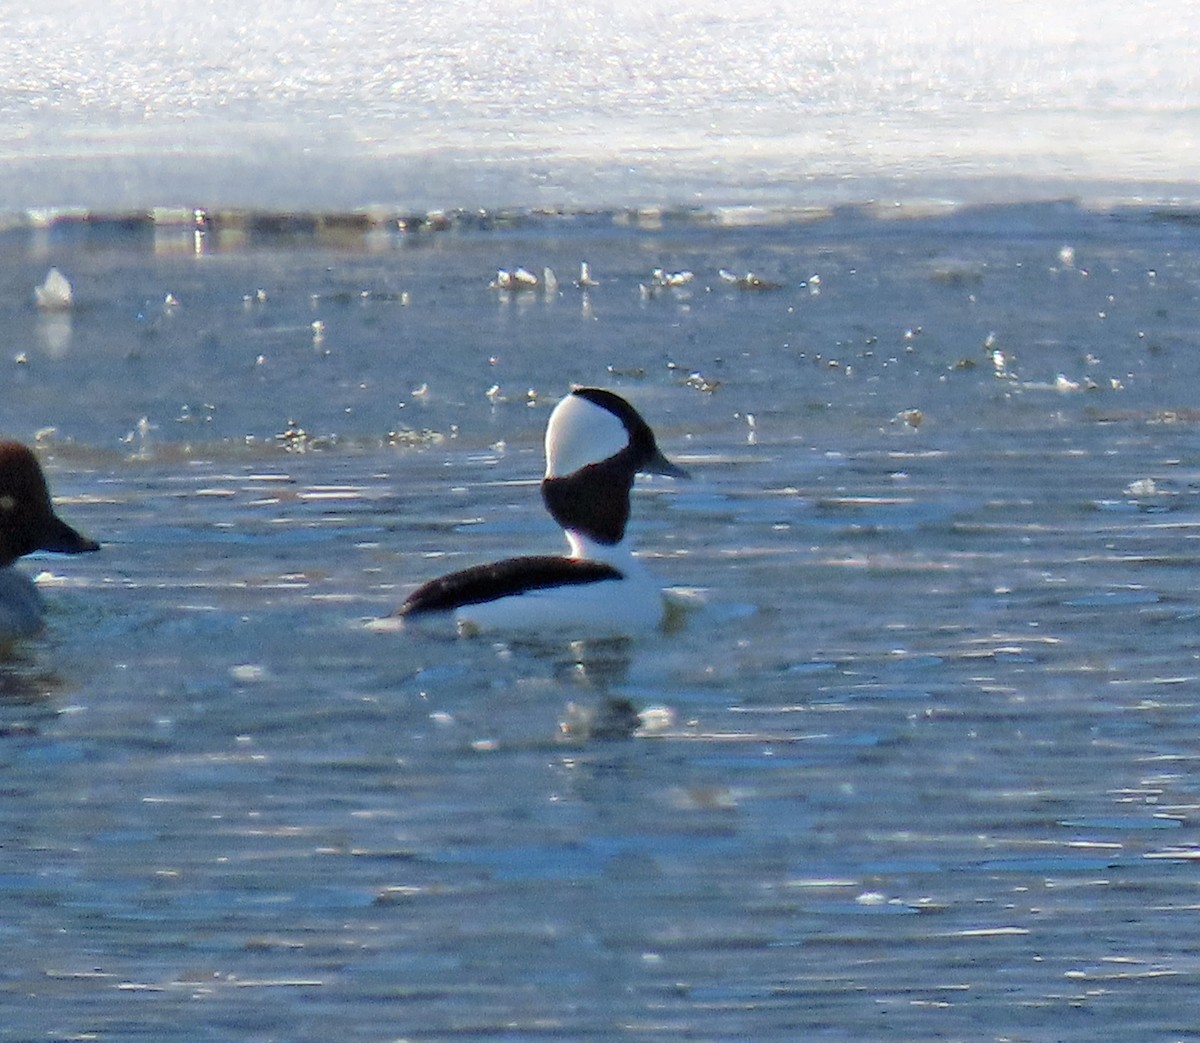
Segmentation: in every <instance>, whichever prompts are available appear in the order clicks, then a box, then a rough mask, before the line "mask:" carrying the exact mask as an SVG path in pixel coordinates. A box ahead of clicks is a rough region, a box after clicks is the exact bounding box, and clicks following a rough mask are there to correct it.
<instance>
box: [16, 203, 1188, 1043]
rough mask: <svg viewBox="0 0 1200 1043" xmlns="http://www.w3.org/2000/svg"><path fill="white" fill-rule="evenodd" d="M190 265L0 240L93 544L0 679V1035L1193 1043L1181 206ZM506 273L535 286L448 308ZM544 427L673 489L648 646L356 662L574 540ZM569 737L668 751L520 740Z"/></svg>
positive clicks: (586, 236) (103, 247)
mask: <svg viewBox="0 0 1200 1043" xmlns="http://www.w3.org/2000/svg"><path fill="white" fill-rule="evenodd" d="M195 247H196V240H195V238H194V235H193V233H192V230H191V229H190V228H184V229H175V230H173V231H172V230H171V229H160V230H159V231H158V232H157V233H156V232H155V231H154V229H153V227H151V226H149V225H147V224H142V225H133V224H126V225H121V226H114V225H106V224H103V223H101V224H90V225H88V224H82V223H72V222H65V223H59V224H57V225H55V226H53V227H52V228H50V229H48V230H44V231H30V230H27V229H16V230H11V231H9V232H8V233H5V236H4V240H3V251H2V255H3V258H4V260H3V265H2V268H0V326H2V328H3V329H4V331H5V347H4V357H3V359H0V365H2V366H3V383H2V384H0V389H2V390H0V401H2V403H3V416H4V432H5V434H6V435H11V436H16V437H21V438H24V439H27V440H29V441H34V440H35V439H37V440H38V441H39V444H40V451H41V453H42V456H43V459H44V460H45V461H46V464H47V468H48V472H49V476H50V480H51V483H52V485H53V488H54V490H55V492H56V493H57V495H58V497H59V502H60V507H61V510H62V513H63V514H64V515H65V516H66V517H67V518H68V519H70V520H71V521H72V522H73V523H75V524H76V525H78V526H79V527H80V528H81V529H83V530H84V531H86V532H87V533H89V534H91V535H93V536H95V537H97V538H98V539H100V540H102V541H103V543H104V548H103V551H102V552H101V553H100V554H97V555H93V556H88V557H85V558H76V559H54V558H51V557H49V556H46V557H41V558H39V559H37V560H36V561H30V562H28V563H26V567H27V568H30V569H31V570H32V571H37V570H39V569H42V568H44V569H46V570H48V571H49V572H50V573H51V574H52V576H53V579H50V580H48V581H47V582H46V583H45V587H44V591H45V595H46V598H47V601H48V603H49V605H50V608H51V624H50V629H49V632H48V634H47V636H46V637H45V639H43V640H40V641H37V642H32V643H27V644H25V645H23V646H21V647H20V648H19V649H18V651H17V652H16V654H15V656H14V657H13V658H11V659H9V660H6V661H5V662H4V663H3V664H2V665H0V684H2V686H3V688H2V691H3V698H2V701H0V713H2V715H3V721H2V725H0V729H2V735H0V780H2V782H0V792H2V795H0V837H2V838H3V841H2V843H0V891H2V892H3V897H4V901H3V908H4V915H3V917H2V919H0V937H2V938H3V943H4V948H5V952H6V953H8V954H9V958H8V960H7V961H6V966H5V969H4V971H3V972H2V973H0V1008H2V1010H3V1019H2V1020H0V1038H5V1039H14V1040H18V1039H19V1040H26V1039H78V1038H93V1039H106V1040H110V1039H111V1040H118V1039H120V1040H124V1039H134V1038H145V1039H155V1040H167V1039H179V1040H185V1039H186V1040H197V1039H212V1040H235V1039H236V1040H250V1039H255V1040H326V1039H329V1038H331V1037H334V1036H337V1037H338V1038H342V1039H346V1040H356V1041H357V1040H393V1039H448V1038H468V1037H469V1038H481V1039H514V1040H515V1039H530V1038H556V1039H562V1038H569V1039H602V1038H607V1039H645V1040H652V1039H714V1040H715V1039H735V1038H736V1039H781V1040H782V1039H801V1038H806V1039H818V1038H820V1039H838V1040H862V1039H885V1038H886V1039H984V1038H986V1039H1001V1038H1003V1039H1027V1040H1048V1039H1054V1040H1080V1041H1083V1040H1094V1039H1097V1038H1101V1037H1103V1038H1121V1039H1123V1040H1162V1039H1173V1038H1185V1037H1188V1036H1190V1035H1191V1034H1192V1031H1193V1030H1194V1028H1195V1026H1196V1024H1197V1023H1200V999H1198V998H1197V997H1198V996H1200V992H1198V990H1197V976H1198V974H1200V957H1198V955H1197V948H1196V944H1195V942H1194V941H1193V936H1194V933H1195V932H1194V927H1195V922H1196V906H1197V876H1196V861H1197V859H1200V833H1198V826H1200V822H1198V819H1197V810H1196V809H1197V806H1198V804H1200V796H1198V793H1197V782H1196V779H1195V775H1194V770H1193V769H1194V766H1195V757H1196V753H1195V745H1196V739H1197V731H1198V729H1200V713H1198V710H1197V695H1196V690H1197V682H1198V678H1200V670H1198V668H1197V657H1198V656H1200V638H1198V637H1197V624H1198V620H1200V599H1198V598H1197V595H1196V583H1195V577H1196V564H1197V561H1196V559H1197V549H1196V547H1197V544H1196V540H1197V536H1198V534H1200V450H1198V448H1197V445H1198V433H1197V418H1198V416H1200V413H1198V412H1197V408H1196V393H1195V389H1196V387H1197V386H1198V378H1200V374H1198V373H1197V367H1198V366H1200V353H1198V352H1197V350H1196V348H1197V344H1196V334H1195V320H1194V316H1195V310H1196V301H1197V294H1198V292H1200V234H1198V226H1197V224H1196V222H1195V221H1194V220H1193V219H1192V217H1191V216H1190V215H1189V214H1188V213H1186V212H1180V211H1178V210H1169V211H1162V212H1160V211H1156V210H1153V209H1151V208H1140V209H1123V210H1117V211H1091V210H1086V209H1082V208H1079V207H1076V206H1073V205H1068V204H1060V205H1051V206H1018V207H1009V208H1003V207H993V208H984V209H980V210H955V211H952V212H948V213H944V214H940V215H927V216H915V215H914V216H909V217H905V218H901V219H898V220H893V219H889V218H887V217H884V216H880V215H878V214H875V213H872V212H870V211H849V212H843V213H839V214H836V215H833V216H828V217H825V218H823V219H818V220H812V221H799V220H793V221H779V222H774V223H766V224H757V225H750V226H746V225H743V224H721V223H718V222H715V221H714V220H712V219H710V218H707V217H699V216H696V215H686V214H679V213H676V214H667V215H665V217H655V218H651V217H649V216H646V215H642V217H641V218H640V219H637V218H635V217H631V216H630V215H628V214H626V213H625V212H623V211H616V212H612V213H593V214H588V215H583V216H576V217H561V216H541V217H532V216H531V217H526V218H524V219H519V220H518V219H515V218H514V219H512V220H508V221H501V222H498V223H497V222H493V223H490V224H489V223H486V222H480V221H478V220H476V219H470V220H468V219H461V220H459V221H457V222H454V223H452V225H451V227H449V228H446V229H443V230H433V229H431V228H427V227H426V228H422V229H420V230H418V231H415V232H399V231H395V230H393V229H392V228H391V227H390V226H389V227H388V228H387V229H383V230H380V229H374V230H370V231H366V232H363V231H362V230H357V231H352V232H350V233H344V234H343V235H342V236H341V238H336V237H335V238H334V239H333V240H327V239H324V238H321V237H318V236H317V235H316V234H315V233H312V232H310V231H304V232H303V233H301V232H298V231H296V229H295V228H292V229H291V230H290V231H289V230H284V232H283V233H282V234H281V233H280V230H279V228H277V227H276V228H274V229H265V230H264V229H262V228H260V229H259V230H258V231H252V232H251V233H246V234H239V235H229V236H227V237H226V238H225V239H222V238H221V236H220V235H218V234H217V231H216V230H215V229H213V230H209V231H207V232H206V233H205V237H202V239H201V242H200V252H199V253H197V252H196V250H195ZM582 260H587V261H588V262H589V264H590V266H591V272H592V274H593V276H594V277H595V279H596V280H597V282H598V283H599V285H598V286H595V287H593V288H591V289H589V290H587V291H586V292H584V291H582V290H580V289H579V288H577V287H576V286H575V285H574V284H573V281H572V280H573V278H574V277H575V275H577V273H578V265H579V262H580V261H582ZM51 265H54V266H57V267H59V268H60V270H62V271H63V272H64V273H65V274H66V275H67V276H68V277H69V278H70V280H71V281H72V283H73V285H74V287H75V290H76V305H75V308H74V309H73V310H72V311H71V312H70V313H69V314H67V315H58V316H55V315H46V314H41V313H39V312H38V311H37V310H36V309H35V308H34V306H33V304H32V287H33V286H35V285H36V284H38V283H40V282H41V281H42V279H43V278H44V277H45V274H46V272H47V270H48V268H49V267H50V266H51ZM518 265H524V266H526V267H527V268H529V269H530V270H532V271H537V272H538V273H541V271H542V269H543V268H544V267H547V266H548V267H550V268H552V269H553V270H554V271H555V273H556V274H557V276H558V279H559V286H558V288H557V290H556V291H555V292H553V293H550V294H546V293H545V292H543V291H541V290H538V291H531V292H522V293H510V292H504V291H499V290H497V289H494V288H492V287H490V286H489V283H490V282H491V281H492V280H493V279H494V277H495V271H496V269H497V268H510V269H511V268H515V267H516V266H518ZM655 268H663V269H664V270H665V271H668V272H679V271H683V270H690V271H692V272H694V273H695V278H694V279H693V280H692V282H691V283H689V284H688V285H686V286H685V287H682V288H679V289H668V290H662V291H659V292H647V291H645V290H643V289H641V287H642V286H647V287H648V286H650V284H651V282H652V275H651V273H652V272H653V270H654V269H655ZM722 269H724V270H726V271H727V272H731V273H735V274H737V273H740V274H743V275H744V274H745V273H747V272H751V271H753V272H755V273H758V274H759V275H760V276H761V277H762V278H763V279H766V280H770V281H771V282H773V283H777V284H778V286H777V288H774V289H765V290H757V291H752V290H745V289H739V288H738V287H737V286H735V285H734V284H731V283H729V282H727V281H726V280H725V279H724V278H722V276H721V275H720V274H719V272H720V271H721V270H722ZM168 295H170V301H169V302H168ZM314 323H319V324H322V325H319V326H317V327H314V325H313V324H314ZM572 381H579V382H586V383H598V384H603V385H606V386H610V387H613V388H616V389H617V390H619V391H621V392H622V393H624V394H626V395H628V397H629V398H630V399H631V400H633V401H634V402H635V403H636V404H637V405H638V407H639V408H640V409H641V410H642V411H643V412H644V414H645V415H646V416H647V418H648V419H649V420H650V421H651V422H652V424H654V426H655V428H656V429H657V431H658V432H659V436H660V440H661V442H662V444H663V446H664V448H665V449H666V451H667V452H668V453H669V454H670V455H672V457H673V458H676V459H678V460H680V461H681V462H682V463H683V464H685V465H686V466H687V467H688V468H689V469H690V470H691V472H692V473H693V476H694V477H693V480H692V481H691V482H687V483H684V482H677V483H672V482H671V481H669V480H665V479H656V480H653V481H647V482H645V483H644V484H640V485H639V487H638V489H637V491H636V494H635V507H634V511H635V521H634V526H633V531H634V535H635V538H636V540H637V541H638V543H639V544H640V546H641V547H642V548H643V549H644V550H645V551H646V553H647V555H648V556H649V558H650V560H651V563H652V566H653V567H654V569H656V570H657V572H658V573H659V574H660V575H661V577H662V579H663V582H664V584H670V585H673V586H677V587H680V588H684V589H686V590H688V591H689V593H690V595H691V597H692V599H693V601H694V602H695V604H696V607H695V608H694V610H693V611H692V612H691V613H690V615H689V617H688V619H687V621H686V625H685V626H684V627H683V628H682V629H681V630H679V631H678V632H675V633H672V634H669V635H648V636H645V637H643V638H640V639H638V640H635V641H633V642H631V643H628V644H625V645H608V646H603V647H591V648H588V647H572V646H566V645H556V644H554V643H549V644H544V645H535V644H529V643H524V644H522V643H508V642H503V641H491V640H467V641H440V640H436V639H433V638H428V637H417V636H415V635H410V634H395V633H377V632H374V631H372V630H370V629H368V628H367V627H366V626H365V624H366V623H367V622H368V621H369V620H371V619H373V618H375V617H378V616H380V615H383V614H385V613H386V612H388V611H389V610H390V609H391V608H392V607H393V606H394V605H395V604H397V603H398V602H399V600H401V598H402V597H403V595H404V594H405V592H406V591H407V590H409V589H411V587H412V586H413V585H414V584H416V583H418V582H420V581H422V580H424V579H427V578H429V577H430V576H433V575H436V574H438V573H440V572H442V571H446V570H448V569H450V568H453V567H458V566H461V565H466V564H469V563H473V562H477V561H483V560H487V559H489V558H492V557H496V556H500V555H506V554H512V553H523V552H537V551H544V550H553V549H555V548H556V547H558V546H559V541H560V536H559V534H558V533H556V532H555V531H554V529H553V527H552V525H551V523H550V522H549V520H548V518H546V517H545V515H544V512H543V510H542V509H541V506H540V502H539V498H538V495H537V487H536V482H537V479H538V477H539V475H540V472H541V466H542V461H541V446H540V438H541V432H542V428H543V425H544V423H545V419H546V416H547V414H548V411H549V409H548V407H549V405H550V404H551V403H552V402H553V401H554V400H555V399H556V398H557V397H558V396H559V395H560V394H561V393H562V392H563V391H565V390H566V388H567V387H568V386H569V384H570V383H571V382H572ZM531 392H532V393H533V394H532V395H531ZM301 431H302V432H303V434H301V433H300V432H301ZM607 695H615V696H625V697H628V698H630V699H632V700H633V701H634V702H635V703H637V704H638V705H639V706H641V707H655V706H657V707H662V708H664V709H665V710H667V711H670V713H671V714H673V718H672V719H670V720H669V721H667V722H666V723H663V724H661V725H660V726H658V727H657V728H655V729H652V731H651V733H650V734H647V735H643V736H639V737H636V738H633V739H629V740H625V741H614V742H600V741H585V740H580V741H572V740H569V739H564V738H563V737H562V735H561V733H560V728H559V722H560V720H562V719H563V718H564V716H565V714H566V713H567V707H568V704H570V703H572V702H574V703H576V704H579V705H582V706H585V707H587V706H592V705H595V704H596V703H598V702H599V701H600V700H601V699H603V698H604V697H605V696H607Z"/></svg>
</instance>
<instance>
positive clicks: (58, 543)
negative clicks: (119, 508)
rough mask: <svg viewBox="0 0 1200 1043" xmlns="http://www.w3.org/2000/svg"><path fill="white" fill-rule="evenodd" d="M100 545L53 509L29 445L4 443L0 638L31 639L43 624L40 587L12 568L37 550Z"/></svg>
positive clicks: (73, 550)
mask: <svg viewBox="0 0 1200 1043" xmlns="http://www.w3.org/2000/svg"><path fill="white" fill-rule="evenodd" d="M99 549H100V544H98V543H96V541H95V540H90V539H88V538H87V537H86V536H82V535H80V533H78V532H76V531H75V529H73V528H71V526H70V525H68V524H67V523H66V522H65V521H63V520H62V519H61V518H60V517H59V516H58V515H57V514H55V512H54V507H53V505H52V504H51V503H50V490H49V488H48V487H47V485H46V477H45V475H43V474H42V468H41V465H40V464H39V463H38V461H37V457H36V456H34V455H33V453H32V452H31V451H30V449H29V448H28V447H27V446H24V445H22V444H21V443H20V442H9V441H0V641H13V640H16V639H18V638H22V637H32V636H33V635H35V634H37V633H38V632H39V631H40V630H41V629H42V626H43V617H42V602H41V597H40V596H39V594H38V591H37V587H35V586H34V584H33V581H32V580H31V579H30V578H29V577H28V576H26V575H25V574H24V573H23V572H21V571H19V570H18V569H16V568H14V567H13V563H14V562H15V561H16V560H17V559H18V558H20V557H22V556H24V555H26V554H31V553H33V552H34V551H38V550H47V551H56V552H58V553H60V554H84V553H87V552H89V551H94V550H99Z"/></svg>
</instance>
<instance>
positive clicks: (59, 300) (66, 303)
mask: <svg viewBox="0 0 1200 1043" xmlns="http://www.w3.org/2000/svg"><path fill="white" fill-rule="evenodd" d="M33 296H34V299H35V300H36V301H37V306H38V307H39V308H41V309H42V311H67V310H69V309H70V307H71V306H72V305H73V304H74V303H75V293H74V291H73V290H72V289H71V284H70V282H69V281H68V280H67V277H66V276H65V275H63V273H62V272H60V271H59V270H58V269H57V268H51V269H50V271H49V272H47V273H46V281H45V282H44V283H42V285H41V286H36V287H34V290H33Z"/></svg>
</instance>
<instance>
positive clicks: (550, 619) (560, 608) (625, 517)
mask: <svg viewBox="0 0 1200 1043" xmlns="http://www.w3.org/2000/svg"><path fill="white" fill-rule="evenodd" d="M638 472H642V473H645V474H662V475H669V476H671V477H674V478H686V477H688V474H687V472H686V471H685V470H683V469H682V468H681V467H677V466H676V465H675V464H673V463H671V462H670V461H669V460H668V459H667V458H666V457H665V456H663V454H662V452H661V451H660V450H659V448H658V443H657V442H656V441H655V438H654V432H653V431H651V430H650V425H649V424H647V423H646V421H645V420H643V419H642V418H641V416H640V415H639V414H638V412H637V410H635V409H634V408H633V406H631V405H630V404H629V403H628V402H626V401H625V399H623V398H621V397H620V396H619V395H616V394H614V393H613V392H611V391H606V390H603V389H602V388H586V387H585V388H576V389H575V390H573V391H572V392H571V393H570V394H569V395H567V396H566V398H564V399H563V400H562V401H561V402H559V403H558V405H556V406H555V407H554V411H553V412H552V413H551V414H550V420H549V422H548V424H547V425H546V475H545V478H544V479H543V480H542V500H543V502H544V503H545V505H546V509H547V510H549V512H550V514H551V515H552V516H553V517H554V520H555V521H557V522H558V523H559V525H561V526H562V527H563V530H564V532H565V533H566V537H567V542H568V544H569V545H570V553H569V554H568V555H567V556H557V555H532V556H528V557H520V558H507V559H505V560H503V561H497V562H493V563H491V564H488V565H477V566H475V567H474V568H469V569H464V570H462V571H460V572H453V573H450V574H449V575H447V576H442V577H441V578H440V579H435V580H431V581H430V582H428V583H426V584H424V586H421V587H419V588H418V589H417V590H415V591H413V593H412V594H410V595H409V597H408V599H407V600H406V601H405V602H404V604H403V605H402V606H401V607H400V608H399V609H398V610H397V613H396V614H397V615H398V616H399V617H401V618H402V619H403V620H405V621H413V622H416V621H418V620H421V619H424V618H425V617H431V616H435V615H436V616H445V615H451V616H452V617H453V618H454V620H455V622H456V623H457V625H458V630H459V632H460V633H477V632H479V631H487V630H538V631H554V632H563V631H570V632H574V633H576V634H580V635H586V636H619V635H628V634H633V633H637V632H640V631H642V630H646V629H650V628H652V627H655V626H658V625H659V624H660V623H662V622H663V619H664V616H665V614H666V607H667V606H666V602H665V600H664V597H663V592H662V588H661V587H660V586H659V585H658V583H656V582H655V580H654V578H653V577H652V576H651V575H650V573H649V572H648V571H647V570H646V569H645V567H644V566H643V565H642V564H641V563H640V562H639V561H638V560H637V559H636V558H635V557H634V556H633V552H632V551H631V549H630V547H629V545H628V544H627V543H626V541H625V526H626V524H627V523H628V521H629V493H630V490H631V489H632V488H633V479H634V475H635V474H637V473H638Z"/></svg>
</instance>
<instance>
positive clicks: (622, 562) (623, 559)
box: [566, 529, 636, 572]
mask: <svg viewBox="0 0 1200 1043" xmlns="http://www.w3.org/2000/svg"><path fill="white" fill-rule="evenodd" d="M566 536H567V543H569V544H570V546H571V557H572V558H581V559H583V560H585V561H602V562H604V563H605V564H607V565H612V566H613V567H614V568H617V569H620V570H621V571H622V572H624V571H626V570H627V569H628V568H630V567H631V566H632V565H633V564H634V562H635V560H636V559H635V558H634V556H633V548H632V547H630V546H629V543H628V541H626V540H619V541H618V542H617V543H601V542H600V541H599V540H596V539H593V538H592V537H590V536H588V535H587V533H585V532H580V531H579V530H578V529H567V530H566Z"/></svg>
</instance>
